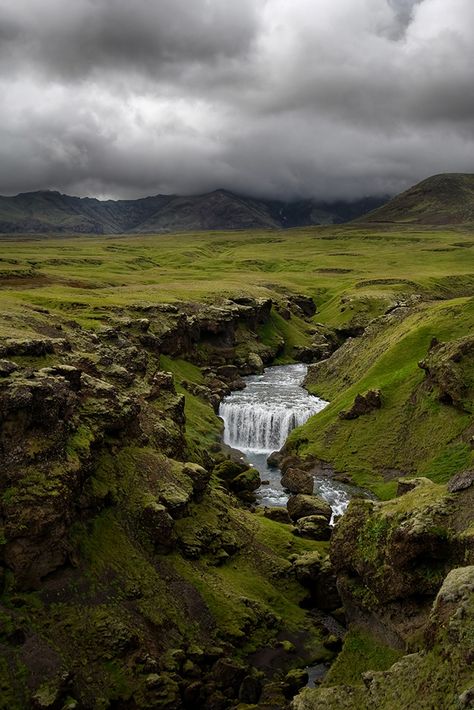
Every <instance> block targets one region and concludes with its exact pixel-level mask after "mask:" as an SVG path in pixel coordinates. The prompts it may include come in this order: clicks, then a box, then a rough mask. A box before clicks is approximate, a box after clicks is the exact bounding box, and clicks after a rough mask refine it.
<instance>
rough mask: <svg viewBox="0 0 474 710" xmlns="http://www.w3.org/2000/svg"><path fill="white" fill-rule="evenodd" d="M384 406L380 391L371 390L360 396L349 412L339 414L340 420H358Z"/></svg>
mask: <svg viewBox="0 0 474 710" xmlns="http://www.w3.org/2000/svg"><path fill="white" fill-rule="evenodd" d="M381 406H382V395H381V393H380V390H369V391H368V392H366V393H365V394H358V395H356V397H355V399H354V404H353V405H352V407H351V408H350V409H349V410H348V411H347V412H339V418H340V419H357V418H358V417H362V416H364V415H365V414H370V413H371V412H374V411H375V410H376V409H380V407H381Z"/></svg>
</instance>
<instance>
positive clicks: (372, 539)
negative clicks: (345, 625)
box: [331, 478, 473, 648]
mask: <svg viewBox="0 0 474 710" xmlns="http://www.w3.org/2000/svg"><path fill="white" fill-rule="evenodd" d="M469 496H470V493H469V491H465V492H463V491H461V492H459V493H457V494H456V496H453V495H451V494H449V493H447V491H446V487H444V486H440V485H436V484H434V483H432V482H431V481H430V480H428V479H424V478H421V479H416V480H415V481H414V482H412V483H411V486H410V487H409V489H408V490H406V491H405V492H403V495H402V496H401V497H400V498H396V499H394V500H393V501H389V502H387V503H374V502H372V501H367V500H362V499H354V500H353V501H352V502H351V504H350V506H349V510H348V512H347V513H346V515H344V516H343V517H342V518H341V520H340V521H339V522H338V524H337V525H336V527H335V530H334V533H333V537H332V545H331V560H332V563H333V565H334V568H335V570H336V573H337V578H338V588H339V592H340V594H341V597H342V599H343V602H344V606H345V608H346V613H347V617H348V619H349V621H351V622H352V623H358V624H363V625H366V626H367V628H368V629H370V631H371V633H373V634H375V635H376V636H379V637H380V638H381V640H382V641H383V642H384V643H389V645H393V646H398V647H400V648H405V647H407V645H408V644H409V643H410V639H411V638H412V637H413V636H414V635H416V633H417V630H418V629H419V628H423V626H424V625H425V624H426V618H427V616H426V615H427V613H428V610H429V607H430V604H431V602H432V600H433V598H434V596H435V595H436V593H437V592H438V590H439V588H440V586H441V583H442V581H443V579H444V577H445V576H446V574H447V573H448V572H449V570H450V569H451V568H452V567H453V566H455V565H456V564H459V563H461V562H463V561H465V560H466V559H470V556H471V554H472V552H468V550H470V549H471V541H472V540H471V536H470V534H469V533H466V530H469V525H470V524H471V522H472V519H473V516H472V510H470V506H471V503H470V497H469ZM381 569H383V574H380V570H381Z"/></svg>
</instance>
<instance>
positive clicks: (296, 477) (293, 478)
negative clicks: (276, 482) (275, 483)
mask: <svg viewBox="0 0 474 710" xmlns="http://www.w3.org/2000/svg"><path fill="white" fill-rule="evenodd" d="M281 485H282V486H283V488H286V489H287V490H288V491H290V493H305V494H308V495H311V493H312V492H313V488H314V478H313V476H312V475H311V474H310V473H308V471H303V470H302V469H301V468H288V469H287V470H286V471H285V473H284V474H283V476H282V478H281Z"/></svg>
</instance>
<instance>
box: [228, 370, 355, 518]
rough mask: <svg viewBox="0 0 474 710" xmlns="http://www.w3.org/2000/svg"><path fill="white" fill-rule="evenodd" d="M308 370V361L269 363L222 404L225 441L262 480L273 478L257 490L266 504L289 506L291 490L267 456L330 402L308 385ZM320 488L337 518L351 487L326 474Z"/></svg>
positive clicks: (317, 489)
mask: <svg viewBox="0 0 474 710" xmlns="http://www.w3.org/2000/svg"><path fill="white" fill-rule="evenodd" d="M306 371H307V367H306V365H302V364H298V365H282V366H277V367H269V368H267V369H266V370H265V372H264V373H263V374H262V375H251V376H250V377H246V378H245V382H246V388H245V389H244V390H240V391H238V392H233V393H232V394H230V395H229V396H228V397H226V398H225V399H224V400H223V401H222V403H221V406H220V409H219V415H220V417H221V418H222V419H223V421H224V426H225V428H224V442H225V443H226V444H228V445H229V446H232V448H234V449H238V450H239V451H242V453H243V454H244V456H245V458H246V460H247V461H248V462H249V463H250V464H251V465H252V466H255V468H256V469H257V470H258V471H259V473H260V476H261V478H262V480H264V481H267V482H268V483H267V484H266V485H262V486H261V488H260V489H259V491H257V500H258V502H259V504H260V505H268V506H285V505H286V503H287V500H288V494H287V493H286V492H285V491H284V489H283V487H282V485H281V482H280V479H281V472H280V470H279V469H278V468H274V467H270V466H268V464H267V457H268V455H269V454H270V453H271V452H272V451H277V450H279V449H281V447H282V446H283V444H284V443H285V441H286V439H287V437H288V435H289V433H290V432H291V431H292V429H294V428H295V427H297V426H301V425H302V424H304V423H305V422H306V421H307V420H308V419H309V418H310V417H311V416H313V414H317V412H320V411H321V410H322V409H324V407H325V406H326V405H327V402H325V401H324V400H323V399H319V397H314V396H312V395H310V394H308V392H307V391H306V390H305V389H304V388H303V387H302V382H303V380H304V377H305V375H306ZM314 491H315V493H316V494H317V495H320V496H321V497H322V498H324V499H325V500H327V501H328V503H329V504H330V505H331V507H332V509H333V517H334V516H335V515H341V514H342V513H343V512H344V510H345V509H346V507H347V505H348V503H349V500H350V498H351V494H353V491H351V490H350V486H345V485H344V484H342V483H339V482H337V481H332V480H330V479H328V478H325V477H322V476H316V477H315V489H314Z"/></svg>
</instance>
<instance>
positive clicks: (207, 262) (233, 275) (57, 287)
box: [0, 225, 474, 335]
mask: <svg viewBox="0 0 474 710" xmlns="http://www.w3.org/2000/svg"><path fill="white" fill-rule="evenodd" d="M473 245H474V234H473V233H472V232H465V231H462V230H454V229H453V230H446V229H443V230H432V229H431V230H430V229H426V230H424V229H417V230H413V229H408V228H407V229H403V228H402V229H396V230H390V229H387V228H386V229H383V230H382V229H377V230H371V231H370V230H366V229H361V228H355V227H350V226H340V225H338V226H336V227H320V228H311V229H296V230H290V231H287V232H256V233H252V232H235V233H234V232H232V233H219V232H216V233H212V234H209V233H199V234H181V235H180V234H177V235H172V236H169V235H166V236H155V237H153V236H152V237H141V236H139V237H130V236H127V237H122V238H119V237H107V238H105V237H104V238H98V237H71V238H63V239H48V238H40V237H34V238H33V237H32V238H24V239H22V240H18V239H13V238H10V239H2V241H1V258H0V308H1V311H2V313H3V314H4V315H10V316H12V315H14V314H18V313H19V312H20V313H21V310H22V309H24V308H28V309H34V308H35V307H42V308H47V309H48V310H51V311H52V312H59V313H64V314H67V316H68V317H70V318H75V319H77V320H78V321H79V322H81V323H83V324H84V325H91V326H93V325H94V323H95V322H97V321H100V320H101V317H102V316H103V314H104V313H106V312H107V309H108V308H111V307H114V306H127V305H130V304H148V303H154V302H170V301H174V302H176V301H180V300H188V301H189V300H202V299H205V298H209V297H222V296H226V295H236V294H238V293H250V294H255V295H262V296H267V295H275V293H279V292H281V289H289V290H293V291H298V292H303V293H307V294H309V295H311V296H313V297H314V298H315V300H316V302H317V303H318V305H319V307H320V314H319V316H318V320H321V321H325V322H330V323H331V324H333V325H335V324H343V323H345V322H348V321H349V320H351V319H353V317H354V315H356V314H362V315H364V316H369V315H377V314H378V313H380V312H381V311H382V310H383V308H384V306H385V305H386V304H387V303H389V302H390V301H391V299H392V298H393V295H394V294H397V295H398V294H405V295H406V294H410V293H418V292H420V291H421V292H423V293H424V294H426V295H428V296H432V297H433V298H448V297H450V296H452V297H456V296H457V297H462V296H466V295H470V294H471V292H472V289H473V285H474V267H473V257H472V254H473V253H474V252H472V251H471V249H470V248H469V247H473ZM342 297H350V298H351V299H352V301H351V302H349V303H348V305H347V307H346V308H345V309H344V310H341V304H340V301H341V298H342ZM1 320H2V331H0V332H1V333H2V334H4V335H7V334H8V328H9V323H10V325H11V326H12V327H13V328H14V321H15V318H11V319H10V320H9V319H6V318H2V319H1ZM5 321H6V322H5Z"/></svg>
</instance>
